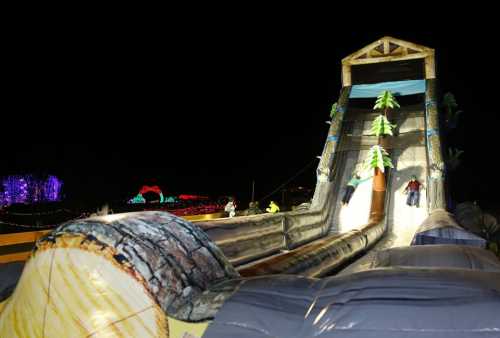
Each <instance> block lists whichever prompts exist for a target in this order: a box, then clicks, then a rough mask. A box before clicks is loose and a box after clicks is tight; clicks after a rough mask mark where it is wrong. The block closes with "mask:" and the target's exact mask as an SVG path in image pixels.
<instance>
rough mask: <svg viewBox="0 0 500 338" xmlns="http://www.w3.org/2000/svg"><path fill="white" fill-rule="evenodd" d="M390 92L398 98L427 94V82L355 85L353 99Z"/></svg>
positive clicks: (410, 81) (413, 81)
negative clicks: (384, 91)
mask: <svg viewBox="0 0 500 338" xmlns="http://www.w3.org/2000/svg"><path fill="white" fill-rule="evenodd" d="M383 90H390V91H391V92H392V93H393V94H394V95H396V96H403V95H413V94H420V93H425V80H407V81H391V82H380V83H372V84H359V85H353V86H352V89H351V95H350V96H349V97H350V98H351V99H355V98H366V97H377V96H378V95H379V94H380V92H381V91H383Z"/></svg>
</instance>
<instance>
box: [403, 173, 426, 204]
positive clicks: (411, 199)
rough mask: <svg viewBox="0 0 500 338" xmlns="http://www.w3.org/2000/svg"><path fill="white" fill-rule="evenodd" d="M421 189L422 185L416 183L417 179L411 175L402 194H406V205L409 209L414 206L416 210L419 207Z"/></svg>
mask: <svg viewBox="0 0 500 338" xmlns="http://www.w3.org/2000/svg"><path fill="white" fill-rule="evenodd" d="M422 188H423V186H422V183H420V182H419V181H417V177H416V176H415V175H413V176H412V177H411V180H410V182H408V185H407V186H406V188H405V190H404V193H405V194H408V197H407V198H406V204H408V205H409V206H410V207H411V206H416V207H417V208H418V207H419V206H420V189H422Z"/></svg>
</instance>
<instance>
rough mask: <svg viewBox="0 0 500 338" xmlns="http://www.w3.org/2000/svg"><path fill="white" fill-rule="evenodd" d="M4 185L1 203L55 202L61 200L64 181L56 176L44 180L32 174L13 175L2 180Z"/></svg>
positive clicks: (0, 192)
mask: <svg viewBox="0 0 500 338" xmlns="http://www.w3.org/2000/svg"><path fill="white" fill-rule="evenodd" d="M2 187H3V191H0V205H10V204H13V203H37V202H54V201H58V200H60V197H61V196H60V195H61V188H62V181H61V180H59V179H58V178H57V177H55V176H49V177H48V178H47V179H46V180H42V179H37V178H35V177H33V176H32V175H23V176H20V175H13V176H8V177H6V178H4V179H3V180H2V186H0V189H1V188H2Z"/></svg>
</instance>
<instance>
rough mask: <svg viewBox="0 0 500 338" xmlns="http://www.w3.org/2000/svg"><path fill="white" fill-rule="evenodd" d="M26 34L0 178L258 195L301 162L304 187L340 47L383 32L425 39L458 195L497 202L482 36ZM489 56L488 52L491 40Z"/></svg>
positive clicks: (493, 99) (8, 69)
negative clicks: (451, 118)
mask: <svg viewBox="0 0 500 338" xmlns="http://www.w3.org/2000/svg"><path fill="white" fill-rule="evenodd" d="M121 33H122V32H113V33H109V34H102V35H100V36H99V38H98V39H97V38H95V36H93V37H88V36H86V35H85V34H84V33H82V34H78V35H74V36H73V35H72V36H70V37H66V36H65V37H64V38H62V37H59V36H51V37H47V36H44V35H37V34H36V32H35V33H33V34H31V35H30V36H29V37H27V38H26V39H24V40H22V42H18V45H17V48H12V49H11V50H10V51H9V52H8V54H9V62H7V63H5V64H4V66H5V69H4V70H5V74H4V75H3V76H2V77H3V79H2V81H3V82H4V84H5V85H4V90H3V94H4V95H2V96H3V99H2V101H3V102H2V103H3V107H4V109H3V114H2V117H3V118H2V134H1V137H2V139H3V143H2V153H3V155H2V160H1V162H0V163H1V166H0V174H1V175H5V174H16V173H32V172H34V173H53V174H56V175H58V176H60V177H61V178H62V179H63V180H64V181H65V187H64V189H65V194H66V197H67V198H68V199H75V200H82V201H99V202H100V201H105V200H113V199H119V198H126V197H132V196H133V195H134V194H135V193H136V192H137V191H138V189H139V188H140V186H142V185H143V184H149V185H151V184H158V185H160V187H161V188H162V189H163V190H164V193H165V194H167V195H168V194H169V193H173V194H178V193H197V194H209V195H212V196H221V195H235V196H236V197H237V198H238V199H240V200H247V199H248V198H249V196H250V189H251V181H252V180H253V179H254V180H255V181H256V197H257V199H259V198H262V197H264V196H265V195H266V194H268V193H269V192H271V191H272V190H274V189H275V188H277V187H278V186H279V185H280V184H281V183H283V182H285V181H287V180H288V179H289V178H290V177H292V176H293V175H295V174H296V173H297V172H298V171H300V170H301V169H303V168H304V167H306V166H307V165H309V166H308V167H307V168H306V169H305V170H304V172H303V174H301V175H299V176H298V177H297V179H296V180H294V181H293V182H292V183H290V186H293V185H306V186H309V187H311V188H312V187H314V182H315V174H314V170H315V168H316V166H317V163H318V162H317V160H315V157H316V156H318V155H320V154H321V151H322V149H323V145H324V141H325V137H326V133H327V131H328V125H327V124H326V123H325V121H326V120H328V119H329V110H330V106H331V104H332V103H333V102H335V101H336V100H337V97H338V94H339V91H340V87H341V82H340V61H341V59H342V58H343V57H345V56H347V55H349V54H350V53H352V52H354V51H356V50H358V49H360V48H362V47H364V46H365V45H367V44H369V43H371V42H373V41H375V40H376V39H378V38H380V37H382V36H384V35H390V36H393V37H396V38H400V39H403V40H408V41H411V42H414V43H417V44H422V45H425V46H428V47H432V48H435V49H436V53H437V67H438V68H437V76H438V79H439V83H440V87H441V91H442V92H443V93H444V92H446V91H451V92H453V93H454V94H455V97H456V99H457V102H458V104H459V107H460V109H462V110H463V111H464V114H463V116H462V119H461V120H460V124H459V128H458V129H457V130H456V131H455V132H454V133H453V134H452V135H451V137H450V142H451V143H452V144H453V145H455V146H456V147H458V148H460V149H463V150H465V155H464V162H463V164H462V166H461V168H460V169H459V171H458V172H456V173H455V174H454V175H453V177H452V183H453V187H455V190H454V196H455V198H456V199H457V200H459V201H463V200H478V201H479V202H480V203H483V204H488V205H494V204H495V203H496V204H498V198H497V197H495V194H496V191H497V189H499V187H500V184H499V183H498V181H499V180H500V179H499V178H498V172H499V170H498V167H496V162H498V151H499V150H498V149H499V147H498V145H499V141H498V138H497V135H498V125H497V124H496V123H497V122H496V121H497V119H498V118H497V116H498V107H497V106H498V103H497V102H498V99H497V97H498V95H499V93H498V85H489V84H490V83H491V82H492V81H493V80H495V79H498V78H500V77H499V70H498V66H497V65H495V66H492V65H491V64H488V63H486V62H483V61H482V59H481V58H482V57H484V54H483V53H484V52H483V51H481V50H480V48H478V49H476V46H484V45H485V44H486V42H487V41H488V39H491V38H494V36H493V34H494V31H491V35H490V36H488V35H487V33H486V35H484V36H483V37H481V38H480V39H479V40H477V39H471V40H467V41H468V42H467V43H465V44H464V43H463V40H461V39H462V38H463V36H462V35H461V34H458V33H457V32H455V31H452V30H451V29H450V30H449V31H448V32H431V31H424V32H397V31H384V32H373V31H372V32H368V31H367V32H361V31H360V32H348V33H346V32H345V31H342V34H341V33H340V31H339V30H337V29H336V28H335V27H334V26H332V27H330V28H329V29H326V30H325V29H321V30H318V31H315V30H314V29H312V28H311V30H307V29H304V28H303V27H302V28H300V29H299V28H297V29H288V28H286V27H276V29H262V30H259V29H252V30H249V29H248V30H247V29H242V30H241V31H240V30H238V29H236V28H235V29H229V28H228V27H225V28H224V27H220V28H213V29H212V28H210V27H205V28H204V29H203V30H197V31H196V32H193V33H192V34H191V33H186V34H184V35H176V34H165V35H163V34H144V35H139V34H121ZM488 53H493V54H495V53H496V52H493V51H492V50H490V51H489V52H488Z"/></svg>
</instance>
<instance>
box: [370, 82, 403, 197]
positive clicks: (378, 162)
mask: <svg viewBox="0 0 500 338" xmlns="http://www.w3.org/2000/svg"><path fill="white" fill-rule="evenodd" d="M399 107H400V106H399V103H398V102H397V101H396V99H395V98H394V95H393V94H392V93H391V92H390V91H388V90H384V91H382V93H380V95H379V96H378V97H377V101H376V102H375V106H374V107H373V109H380V110H383V111H384V114H380V115H379V116H377V117H376V118H375V119H374V120H373V122H372V128H371V133H372V134H373V135H375V136H377V137H378V138H379V141H378V145H376V146H373V147H372V148H371V149H370V152H369V153H368V159H367V163H368V165H369V167H370V168H371V169H374V170H375V174H374V176H373V189H374V190H375V191H385V175H384V171H385V169H384V166H388V167H391V168H394V166H393V165H392V162H391V159H390V157H389V154H388V153H387V151H386V150H385V149H384V147H383V143H385V142H383V139H384V138H385V137H386V136H387V135H390V136H393V129H394V127H395V125H393V124H391V123H390V122H389V120H388V119H387V111H388V110H389V109H394V108H399Z"/></svg>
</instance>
